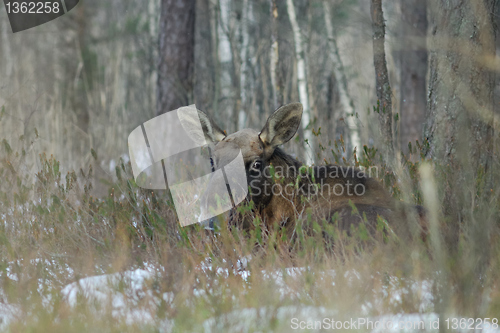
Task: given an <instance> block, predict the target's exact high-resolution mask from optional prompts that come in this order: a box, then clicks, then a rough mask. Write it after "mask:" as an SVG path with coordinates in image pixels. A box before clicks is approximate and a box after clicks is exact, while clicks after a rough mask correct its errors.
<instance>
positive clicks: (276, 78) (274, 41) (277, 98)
mask: <svg viewBox="0 0 500 333" xmlns="http://www.w3.org/2000/svg"><path fill="white" fill-rule="evenodd" d="M270 2H271V3H270V8H271V53H270V55H269V58H270V60H271V65H270V67H271V70H270V72H271V73H270V74H271V85H272V88H273V103H274V105H273V107H274V109H277V108H278V107H279V106H280V105H282V104H283V92H282V89H281V84H280V81H281V78H280V73H279V66H278V63H279V59H280V55H279V45H278V23H279V22H278V5H277V4H276V0H270Z"/></svg>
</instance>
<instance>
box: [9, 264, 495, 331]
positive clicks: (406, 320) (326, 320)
mask: <svg viewBox="0 0 500 333" xmlns="http://www.w3.org/2000/svg"><path fill="white" fill-rule="evenodd" d="M201 269H202V270H204V271H207V270H212V269H213V268H212V267H211V265H210V264H205V265H202V268H201ZM305 271H306V268H289V269H286V270H285V271H284V272H282V271H273V272H267V271H266V272H262V273H263V276H264V278H268V279H272V280H273V281H274V282H275V283H276V285H277V287H278V290H279V292H280V294H281V295H282V296H283V297H286V296H290V295H291V294H293V290H291V289H290V288H288V287H287V285H286V284H285V281H284V280H285V278H284V275H286V276H287V278H288V277H291V278H294V277H300V275H301V274H303V273H304V272H305ZM215 272H216V273H217V274H219V275H221V276H222V277H224V276H227V275H229V271H228V270H227V269H223V268H216V269H215ZM161 273H162V269H161V268H154V267H152V266H146V269H136V270H133V271H126V272H123V273H115V274H107V275H99V276H91V277H86V278H82V279H80V280H79V281H77V282H74V283H71V284H69V285H67V286H65V287H64V288H63V289H62V290H61V293H62V295H63V298H64V300H65V301H66V302H67V304H68V305H69V306H70V307H73V308H75V307H76V306H77V304H78V302H79V300H86V301H88V303H86V304H99V305H98V306H96V312H97V311H101V312H104V311H105V310H103V309H107V310H109V311H111V314H112V315H113V317H114V318H115V319H117V320H124V321H125V322H126V323H127V324H148V325H154V326H156V327H158V328H159V330H160V331H162V332H167V331H170V329H171V328H172V327H173V325H174V324H175V319H164V318H163V319H160V318H157V316H156V313H157V309H158V307H159V306H160V304H162V303H163V304H168V305H169V306H173V302H174V295H173V293H169V292H166V293H160V292H159V291H158V290H157V288H155V280H156V281H157V280H158V279H160V278H161ZM233 273H234V274H235V275H239V276H241V278H242V283H247V282H248V280H249V278H250V272H249V271H245V270H239V271H238V270H235V271H234V272H233ZM324 273H325V274H329V275H330V276H332V277H334V276H335V272H334V271H328V272H324ZM344 277H345V278H348V279H359V274H358V273H357V272H355V271H348V272H347V273H345V276H344ZM332 280H333V281H334V279H332ZM390 281H391V282H390V283H389V284H388V285H387V286H385V287H384V288H382V290H378V291H374V292H375V293H376V294H377V295H379V296H378V297H379V298H380V302H379V301H378V300H376V301H375V302H374V303H366V304H364V305H363V307H362V310H361V311H360V313H359V314H357V315H354V316H352V318H340V317H339V313H338V311H336V310H335V309H331V308H326V307H321V306H310V305H303V306H300V305H299V306H297V305H293V306H291V305H284V306H280V307H278V308H269V307H257V308H244V309H238V310H234V311H231V312H229V313H226V314H224V315H221V316H218V317H214V318H209V319H207V320H205V321H204V322H203V323H202V328H203V331H205V332H221V331H234V332H255V331H268V330H269V328H270V327H273V331H276V332H288V331H301V330H307V331H309V332H320V331H329V330H334V329H335V330H344V331H349V330H352V331H357V332H358V331H361V332H371V333H383V332H408V333H409V332H439V329H438V328H439V327H441V328H442V327H446V326H447V325H448V326H449V327H450V328H451V330H450V331H451V332H475V331H474V330H470V329H467V327H468V326H467V327H466V328H464V329H460V322H459V321H457V323H458V326H456V325H455V326H456V327H457V329H455V330H454V329H453V328H454V327H455V326H454V325H453V321H451V320H450V321H449V322H448V323H447V322H443V320H445V319H444V318H439V317H438V315H437V314H435V313H433V312H432V311H429V309H432V301H433V295H432V292H431V283H430V282H429V281H421V282H413V283H411V284H409V285H410V287H409V288H410V289H411V290H407V289H406V288H401V287H399V286H400V284H398V279H397V278H391V279H390ZM410 291H411V292H413V293H415V294H417V295H419V299H420V302H421V304H420V307H419V311H420V312H421V313H413V314H402V313H400V314H385V315H382V316H377V317H373V316H371V317H370V316H369V314H370V313H373V310H374V308H377V307H380V306H382V304H383V302H384V301H385V303H386V304H387V301H388V302H389V304H393V305H396V306H397V305H398V304H400V303H401V300H402V295H403V294H405V293H408V292H410ZM193 295H194V296H195V297H204V296H205V292H204V291H203V290H200V291H197V290H194V292H193ZM20 316H21V313H20V309H19V308H18V307H16V306H14V305H9V304H0V328H2V329H4V328H5V327H6V325H8V324H9V323H10V322H11V321H12V320H14V319H15V318H17V317H20ZM450 319H451V318H450ZM458 319H460V318H458ZM438 320H440V321H439V322H438ZM462 327H464V326H463V325H462ZM476 331H477V332H483V333H500V330H499V329H498V328H496V329H494V328H492V327H491V325H490V327H489V329H486V328H483V329H481V330H476Z"/></svg>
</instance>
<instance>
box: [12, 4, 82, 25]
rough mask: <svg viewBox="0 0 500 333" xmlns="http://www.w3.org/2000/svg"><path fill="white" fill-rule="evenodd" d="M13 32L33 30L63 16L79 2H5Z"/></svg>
mask: <svg viewBox="0 0 500 333" xmlns="http://www.w3.org/2000/svg"><path fill="white" fill-rule="evenodd" d="M3 2H4V5H5V10H6V11H7V16H8V17H9V22H10V27H11V28H12V32H13V33H16V32H19V31H23V30H26V29H31V28H34V27H36V26H39V25H41V24H44V23H47V22H49V21H52V20H54V19H56V18H58V17H60V16H63V15H64V14H66V13H67V12H69V11H70V10H71V9H73V8H74V7H75V6H76V5H77V4H78V2H79V0H33V1H26V0H3Z"/></svg>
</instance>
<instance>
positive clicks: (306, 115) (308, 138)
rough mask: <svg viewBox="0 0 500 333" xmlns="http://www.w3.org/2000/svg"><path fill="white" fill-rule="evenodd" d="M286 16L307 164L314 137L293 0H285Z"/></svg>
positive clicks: (312, 152)
mask: <svg viewBox="0 0 500 333" xmlns="http://www.w3.org/2000/svg"><path fill="white" fill-rule="evenodd" d="M287 9H288V18H289V20H290V24H291V26H292V30H293V36H294V40H295V56H296V58H297V82H298V88H299V100H300V102H301V103H302V106H303V107H304V111H303V114H302V129H303V131H304V140H305V145H304V148H305V156H304V157H305V159H306V161H305V162H306V163H307V164H312V163H313V162H314V138H313V135H312V131H311V129H308V128H307V127H308V126H309V125H310V122H311V120H312V119H311V110H310V108H309V94H308V91H307V77H306V64H305V61H304V51H303V47H302V36H301V33H300V27H299V24H298V22H297V15H296V14H295V6H294V4H293V0H287Z"/></svg>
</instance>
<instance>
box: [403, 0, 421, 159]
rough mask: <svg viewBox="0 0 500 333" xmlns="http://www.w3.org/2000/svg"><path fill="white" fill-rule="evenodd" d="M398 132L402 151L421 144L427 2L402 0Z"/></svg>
mask: <svg viewBox="0 0 500 333" xmlns="http://www.w3.org/2000/svg"><path fill="white" fill-rule="evenodd" d="M401 12H402V19H401V32H402V33H401V43H400V47H401V51H400V52H399V57H400V64H401V68H400V78H401V86H400V96H399V99H400V110H401V111H400V114H401V118H400V133H401V141H400V143H401V149H402V150H403V151H405V152H408V143H409V142H412V141H413V143H415V140H419V141H420V142H422V127H423V123H424V121H425V110H426V106H427V91H426V89H427V87H426V85H425V83H426V82H425V78H426V75H427V43H426V40H427V38H426V36H427V0H401Z"/></svg>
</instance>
